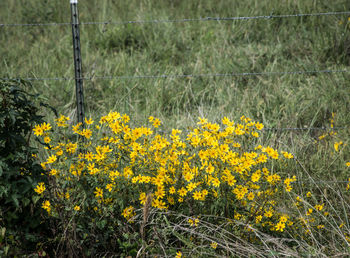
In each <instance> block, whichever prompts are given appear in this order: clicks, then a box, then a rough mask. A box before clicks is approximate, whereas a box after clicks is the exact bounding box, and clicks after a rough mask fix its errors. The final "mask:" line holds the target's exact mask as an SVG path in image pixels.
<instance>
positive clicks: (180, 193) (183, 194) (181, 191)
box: [177, 187, 187, 197]
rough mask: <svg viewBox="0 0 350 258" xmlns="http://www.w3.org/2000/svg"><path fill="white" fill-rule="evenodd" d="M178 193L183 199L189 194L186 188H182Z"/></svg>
mask: <svg viewBox="0 0 350 258" xmlns="http://www.w3.org/2000/svg"><path fill="white" fill-rule="evenodd" d="M177 192H178V194H179V195H180V196H182V197H183V196H185V195H186V194H187V190H186V189H185V188H184V187H182V188H181V189H179V190H177Z"/></svg>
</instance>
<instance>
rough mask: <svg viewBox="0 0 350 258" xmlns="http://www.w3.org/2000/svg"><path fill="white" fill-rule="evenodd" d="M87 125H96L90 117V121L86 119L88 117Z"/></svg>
mask: <svg viewBox="0 0 350 258" xmlns="http://www.w3.org/2000/svg"><path fill="white" fill-rule="evenodd" d="M85 123H86V124H87V125H92V124H93V123H94V121H93V120H92V118H91V117H90V119H89V120H88V119H86V117H85Z"/></svg>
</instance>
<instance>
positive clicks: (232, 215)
mask: <svg viewBox="0 0 350 258" xmlns="http://www.w3.org/2000/svg"><path fill="white" fill-rule="evenodd" d="M68 120H69V118H68V117H65V116H61V117H60V118H58V119H57V120H56V123H57V124H56V126H55V127H54V129H53V131H54V132H55V135H49V133H48V129H47V128H50V129H51V126H50V125H47V124H45V125H43V124H42V125H37V126H36V127H35V128H34V133H35V134H36V135H37V136H39V137H50V139H51V141H50V147H47V158H46V159H44V160H43V161H42V162H41V165H42V167H43V168H45V169H46V171H47V177H48V178H49V182H50V184H49V185H47V186H46V188H45V186H44V185H43V184H39V185H38V186H36V188H35V191H36V192H37V193H38V194H43V196H44V198H46V199H45V201H44V202H43V205H42V207H43V208H44V209H46V211H47V212H48V214H49V215H50V216H53V217H56V218H58V219H61V220H62V221H63V220H68V218H70V217H71V216H73V214H74V216H75V218H76V219H75V221H79V220H81V221H84V222H81V223H82V224H85V225H89V226H88V228H89V230H96V228H99V229H100V230H104V229H106V228H109V229H115V228H117V227H118V225H119V226H120V225H121V224H120V223H122V224H123V225H124V226H125V227H133V228H134V231H137V230H136V228H137V227H138V226H137V223H135V222H137V221H138V218H139V217H140V216H142V214H141V213H142V212H141V210H142V209H143V210H145V206H147V205H149V206H150V207H152V208H153V209H156V210H159V211H161V212H167V211H181V212H182V213H187V214H188V215H189V216H192V215H194V216H198V215H201V214H206V215H222V216H224V217H225V218H226V219H227V220H229V221H230V223H229V224H228V225H233V224H235V223H240V224H242V225H243V224H244V225H248V226H245V227H243V228H242V229H241V230H239V231H237V230H236V233H237V234H238V235H240V236H241V237H243V238H249V237H251V236H252V235H254V232H253V231H254V230H252V229H254V228H255V229H258V230H262V231H264V232H270V233H272V234H277V235H278V234H284V233H285V231H286V230H287V231H288V230H289V231H290V232H295V230H296V229H295V225H299V228H300V230H304V231H307V230H308V229H309V227H310V225H311V224H312V225H313V226H314V227H317V226H318V227H320V226H319V225H320V221H319V220H316V219H314V220H313V221H312V220H310V218H311V217H312V216H313V214H315V213H321V212H323V211H324V209H325V208H324V204H319V203H317V204H314V206H313V207H312V208H310V209H311V211H310V210H308V211H307V212H306V213H305V212H304V214H302V216H301V215H300V212H299V210H298V207H299V208H300V210H301V206H300V203H302V199H301V198H300V197H298V199H297V200H296V202H295V203H294V206H293V207H296V210H297V212H294V213H292V212H290V211H288V213H285V212H282V211H281V210H280V208H281V207H279V205H278V200H280V199H281V198H284V197H286V196H293V194H294V193H293V185H294V184H295V183H296V181H297V178H296V176H288V175H287V173H286V172H285V171H283V166H282V165H280V164H287V163H288V162H289V160H291V159H293V158H294V156H293V155H292V154H291V153H289V152H286V151H279V150H276V149H274V148H272V147H270V146H262V145H260V144H256V142H257V139H258V138H259V137H260V133H261V130H262V129H263V125H262V124H261V123H259V122H254V121H252V120H251V119H250V118H248V117H245V116H242V117H241V118H240V120H239V121H238V122H234V121H231V120H230V119H228V118H227V117H225V118H223V119H222V121H221V123H220V124H217V123H210V122H208V121H207V120H206V119H205V118H199V121H198V123H197V127H195V128H193V129H192V130H190V131H189V132H186V133H184V132H182V131H181V130H178V129H172V130H171V131H170V132H169V133H168V134H167V133H164V132H163V131H161V130H160V129H159V127H161V121H160V120H159V119H158V118H154V117H150V118H149V123H150V125H149V126H141V127H131V126H130V124H129V120H130V118H129V116H127V115H125V114H124V115H121V114H120V113H118V112H110V113H109V114H108V115H106V116H102V117H101V118H100V120H99V121H98V122H95V121H93V120H92V119H88V120H87V119H86V121H85V126H84V125H83V124H81V123H79V124H76V125H68V124H67V121H68ZM74 135H75V136H74ZM57 136H58V137H57ZM284 167H285V166H284ZM277 168H278V170H277ZM45 189H46V190H45ZM307 196H308V194H307ZM147 198H148V201H147ZM305 198H307V197H305ZM147 203H148V204H147ZM298 204H299V206H298ZM147 209H148V208H147ZM313 210H315V211H317V212H314V213H313V214H312V211H313ZM144 213H145V212H144ZM83 214H84V216H83ZM143 217H144V221H145V220H147V219H146V218H145V214H143ZM304 217H307V218H306V219H305V218H304ZM102 218H103V219H102ZM194 218H195V219H193V217H192V218H190V219H188V220H187V221H188V222H187V224H189V225H190V226H191V227H193V228H196V227H197V225H199V224H200V223H199V220H198V219H197V218H196V217H194ZM139 220H140V219H139ZM306 220H307V221H306ZM118 221H119V222H118ZM77 223H78V222H77ZM310 223H311V224H310ZM193 225H194V226H195V227H194V226H193ZM199 228H200V227H199ZM113 232H114V233H113V234H114V237H117V236H118V233H115V232H117V231H116V230H114V231H113ZM115 234H117V235H115ZM295 234H299V233H295ZM109 240H110V241H111V239H109ZM216 246H217V245H216V244H215V247H214V246H213V244H212V249H216Z"/></svg>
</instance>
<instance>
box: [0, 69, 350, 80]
mask: <svg viewBox="0 0 350 258" xmlns="http://www.w3.org/2000/svg"><path fill="white" fill-rule="evenodd" d="M348 72H350V70H307V71H281V72H244V73H207V74H160V75H104V76H95V75H94V76H91V77H82V78H73V77H47V78H45V77H13V78H10V77H4V78H0V80H4V81H9V80H27V81H62V80H64V81H68V80H75V79H78V80H133V79H174V78H197V77H254V76H274V75H275V76H276V75H277V76H278V75H280V76H283V75H312V74H318V73H323V74H329V73H348Z"/></svg>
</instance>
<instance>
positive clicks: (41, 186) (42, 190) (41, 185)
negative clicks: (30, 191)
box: [34, 182, 46, 194]
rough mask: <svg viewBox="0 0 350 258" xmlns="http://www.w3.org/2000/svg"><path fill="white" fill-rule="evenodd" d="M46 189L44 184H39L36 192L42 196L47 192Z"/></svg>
mask: <svg viewBox="0 0 350 258" xmlns="http://www.w3.org/2000/svg"><path fill="white" fill-rule="evenodd" d="M45 189H46V187H45V184H44V183H43V182H40V183H38V185H37V186H36V187H35V189H34V191H35V192H36V193H37V194H42V193H43V192H44V191H45Z"/></svg>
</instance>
